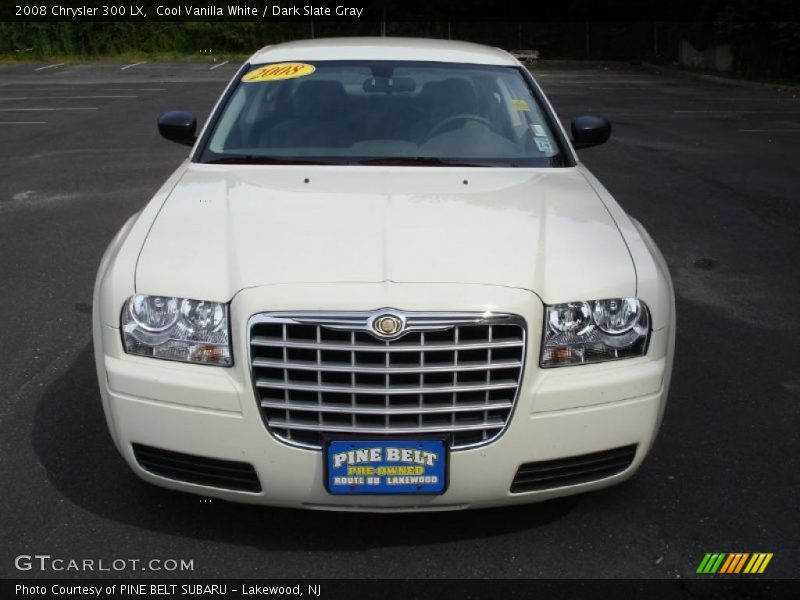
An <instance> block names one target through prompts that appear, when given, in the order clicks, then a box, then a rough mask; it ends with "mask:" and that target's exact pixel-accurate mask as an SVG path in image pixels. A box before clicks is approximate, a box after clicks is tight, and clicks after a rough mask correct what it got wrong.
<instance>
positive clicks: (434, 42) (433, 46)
mask: <svg viewBox="0 0 800 600" xmlns="http://www.w3.org/2000/svg"><path fill="white" fill-rule="evenodd" d="M365 59H366V60H410V61H429V62H452V63H467V64H479V65H504V66H516V65H519V61H517V59H515V58H514V57H513V56H511V55H510V54H509V53H508V52H506V51H505V50H501V49H500V48H491V47H489V46H483V45H481V44H473V43H470V42H456V41H451V40H438V39H425V38H401V37H341V38H317V39H313V40H298V41H294V42H286V43H282V44H275V45H274V46H265V47H264V48H262V49H261V50H259V51H258V52H256V53H255V54H253V56H252V57H251V58H250V62H251V63H253V64H261V63H276V62H288V61H308V62H311V61H315V60H317V61H323V60H365Z"/></svg>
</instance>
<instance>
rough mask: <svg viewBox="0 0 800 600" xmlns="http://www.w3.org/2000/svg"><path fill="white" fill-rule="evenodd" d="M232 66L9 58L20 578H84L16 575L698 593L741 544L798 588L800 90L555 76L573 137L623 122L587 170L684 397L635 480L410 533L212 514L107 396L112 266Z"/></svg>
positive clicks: (625, 73)
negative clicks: (659, 316) (149, 467)
mask: <svg viewBox="0 0 800 600" xmlns="http://www.w3.org/2000/svg"><path fill="white" fill-rule="evenodd" d="M235 69H236V65H234V64H232V63H225V64H222V63H190V64H152V63H141V64H133V63H130V64H115V63H103V64H75V65H70V64H67V65H57V64H56V65H55V66H52V65H48V64H45V63H42V64H38V65H34V64H28V65H19V64H17V65H0V140H2V143H1V144H0V281H2V299H1V300H0V307H2V313H1V314H0V332H2V333H1V336H2V344H0V364H2V371H0V394H2V398H3V400H4V401H3V403H2V404H0V444H2V452H1V453H0V462H1V463H2V482H3V483H2V487H3V489H2V492H3V505H4V506H5V509H3V510H2V511H0V530H2V531H3V544H2V556H1V557H0V575H2V576H4V577H15V576H26V575H36V576H42V575H44V576H58V575H63V573H57V572H46V573H43V574H41V573H20V572H19V571H17V570H16V569H15V567H14V557H16V556H18V555H20V554H35V553H39V554H50V555H52V556H53V557H63V558H94V559H99V558H104V559H106V560H111V559H114V558H142V559H149V558H162V559H163V558H178V559H180V558H183V559H192V560H193V561H194V571H193V572H191V573H181V575H188V576H196V577H436V578H440V577H668V578H674V577H684V578H685V577H694V576H695V575H694V571H695V569H696V567H697V565H698V563H699V562H700V560H701V558H702V557H703V555H704V554H705V553H706V552H734V551H741V552H772V553H774V558H773V560H772V563H771V564H770V566H769V569H768V570H767V573H766V575H767V576H772V577H797V576H798V574H800V570H798V566H797V565H798V564H800V544H798V540H800V520H799V519H798V506H800V434H798V431H800V342H798V338H799V337H800V194H799V193H798V190H800V185H799V184H800V170H799V169H798V165H799V164H800V163H799V162H798V148H800V97H798V96H795V95H793V94H792V93H790V92H781V91H776V90H772V89H766V88H761V87H750V86H735V85H728V84H725V85H723V84H720V83H717V82H714V81H707V80H701V79H698V78H695V77H686V76H681V75H676V74H668V73H660V72H656V71H652V70H648V69H645V68H641V67H611V68H608V69H605V68H602V67H597V66H592V67H585V68H575V67H570V68H567V67H563V68H557V67H545V68H542V69H540V70H535V74H537V75H538V76H539V81H540V82H541V84H542V86H543V87H544V89H545V91H546V92H547V93H548V94H549V96H550V98H551V100H552V102H553V104H554V105H555V108H556V110H557V111H558V112H559V113H560V116H561V117H562V118H564V119H569V118H571V117H574V116H577V115H579V114H602V115H605V116H607V117H608V118H609V119H610V120H611V121H612V123H613V126H614V133H613V135H612V140H611V141H610V142H609V143H608V144H606V145H604V146H600V147H597V148H592V149H587V150H585V151H583V152H582V153H581V156H582V158H583V159H584V160H585V161H586V163H587V164H588V165H589V166H590V168H592V170H593V171H594V173H595V174H596V175H597V176H598V177H599V179H600V180H601V181H602V182H603V183H604V184H605V185H606V186H607V187H608V188H609V190H610V191H611V192H612V193H613V194H614V195H615V196H616V198H617V199H618V200H619V202H620V203H621V204H622V205H623V207H624V208H625V209H626V210H627V211H628V212H629V213H631V214H632V215H633V216H634V217H635V218H637V219H639V220H640V221H642V222H643V223H644V225H645V226H646V227H647V229H648V230H649V231H650V233H651V234H652V236H653V237H654V238H655V240H656V241H657V243H658V244H659V246H660V247H661V249H662V251H663V253H664V255H665V256H666V258H667V261H668V262H669V265H670V268H671V271H672V276H673V279H674V282H675V288H676V294H677V303H678V319H679V322H678V341H677V349H676V360H675V370H674V375H673V384H672V390H671V394H670V401H669V405H668V407H667V412H666V416H665V420H664V423H663V426H662V430H661V434H660V437H659V439H658V441H657V443H656V445H655V447H654V449H653V451H652V453H651V455H650V457H649V458H648V460H647V461H646V462H645V464H644V466H643V467H642V469H641V470H640V471H639V473H638V474H637V475H636V477H634V478H633V479H631V480H629V481H628V482H626V483H625V484H623V485H621V486H618V487H615V488H611V489H608V490H604V491H602V492H597V493H593V494H590V495H586V496H581V497H575V498H568V499H563V500H558V501H553V502H548V503H545V504H539V505H531V506H524V507H518V508H513V509H502V510H489V511H480V512H462V513H447V514H442V513H439V514H418V515H413V514H412V515H395V516H386V515H378V516H374V515H357V514H339V513H317V512H303V511H289V510H275V509H267V508H259V507H251V506H240V505H234V504H226V503H223V502H210V503H209V502H201V501H200V499H199V498H197V497H194V496H190V495H184V494H179V493H174V492H169V491H166V490H162V489H159V488H155V487H151V486H149V485H147V484H145V483H143V482H141V481H139V480H138V479H137V478H136V477H135V476H134V475H133V474H132V473H131V472H130V471H129V470H128V468H127V467H126V466H125V464H124V463H123V461H122V459H121V458H119V457H118V455H117V453H116V451H115V450H114V448H113V446H112V443H111V439H110V437H109V435H108V433H107V431H106V427H105V422H104V419H103V415H102V411H101V407H100V401H99V395H98V392H97V389H96V382H95V374H94V365H93V358H92V350H91V344H90V324H91V314H90V313H91V301H92V285H93V282H94V276H95V271H96V268H97V265H98V263H99V260H100V257H101V255H102V253H103V250H104V249H105V247H106V245H107V244H108V242H109V241H110V239H111V238H112V236H113V235H114V233H115V232H116V231H117V229H118V228H119V227H120V226H121V225H122V224H123V222H124V221H125V220H126V219H127V218H128V217H129V216H130V215H131V214H132V213H133V212H135V211H137V210H139V209H140V208H141V207H142V206H143V205H144V203H145V202H146V201H147V200H148V199H149V197H150V196H151V195H152V193H153V192H155V190H156V189H157V188H158V187H159V186H160V184H161V183H162V182H163V180H164V179H165V178H166V177H167V176H168V175H169V173H170V172H171V171H172V170H173V169H174V168H175V167H176V166H177V165H178V163H179V162H180V161H181V160H182V159H183V157H184V156H185V155H186V153H187V149H186V148H185V147H182V146H178V145H175V144H170V143H168V142H166V141H164V140H163V139H161V138H160V137H159V136H158V133H157V131H156V126H155V120H156V117H157V115H158V114H159V113H161V112H163V111H165V110H168V109H175V108H180V109H185V110H190V111H195V112H196V113H197V114H198V115H199V116H200V117H201V119H202V118H204V117H205V116H206V115H207V114H208V111H209V110H210V108H211V107H212V105H213V103H214V101H215V100H216V98H217V96H218V94H219V93H220V92H221V90H222V88H223V86H224V85H225V83H226V82H227V80H228V78H229V77H230V76H231V75H232V73H233V72H234V71H235ZM115 574H116V575H122V576H127V575H140V573H137V572H122V573H115ZM74 575H75V574H74V573H72V574H70V576H74ZM86 575H87V576H90V575H103V573H86ZM147 575H148V576H160V575H167V574H164V573H157V572H156V573H147Z"/></svg>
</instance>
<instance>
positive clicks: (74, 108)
mask: <svg viewBox="0 0 800 600" xmlns="http://www.w3.org/2000/svg"><path fill="white" fill-rule="evenodd" d="M37 110H49V111H54V110H99V109H98V108H97V107H96V106H60V107H58V108H0V112H31V111H37Z"/></svg>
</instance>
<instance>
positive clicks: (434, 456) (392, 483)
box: [325, 440, 447, 494]
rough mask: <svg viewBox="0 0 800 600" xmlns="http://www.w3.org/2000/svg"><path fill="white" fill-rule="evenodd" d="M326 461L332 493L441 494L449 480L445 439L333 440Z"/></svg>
mask: <svg viewBox="0 0 800 600" xmlns="http://www.w3.org/2000/svg"><path fill="white" fill-rule="evenodd" d="M325 461H326V473H325V478H326V481H325V483H326V486H327V488H328V491H329V492H330V493H331V494H441V493H443V492H444V491H445V488H446V484H447V449H446V447H445V444H444V442H443V441H442V440H358V441H352V440H351V441H341V440H337V441H330V442H328V444H327V445H326V448H325Z"/></svg>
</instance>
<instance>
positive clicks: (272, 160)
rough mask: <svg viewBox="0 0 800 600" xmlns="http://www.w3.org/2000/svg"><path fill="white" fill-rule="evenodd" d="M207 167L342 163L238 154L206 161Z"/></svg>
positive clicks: (337, 163)
mask: <svg viewBox="0 0 800 600" xmlns="http://www.w3.org/2000/svg"><path fill="white" fill-rule="evenodd" d="M205 164H207V165H340V164H343V163H342V162H340V161H333V160H320V159H314V158H309V159H305V158H277V157H275V156H258V155H256V154H237V155H235V156H221V157H220V158H212V159H211V160H207V161H205Z"/></svg>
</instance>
